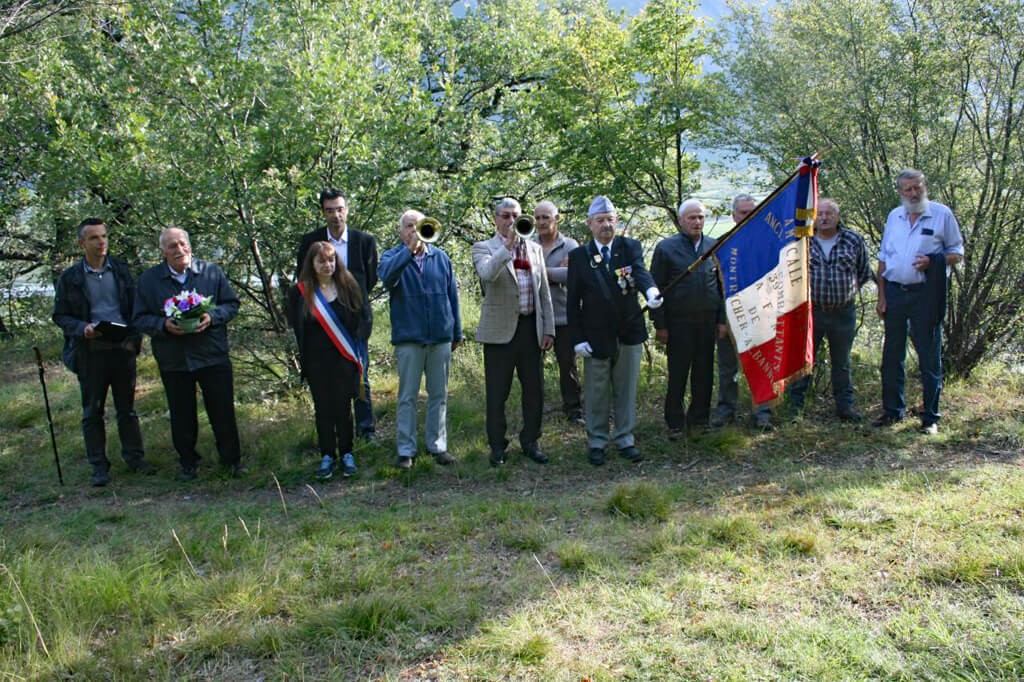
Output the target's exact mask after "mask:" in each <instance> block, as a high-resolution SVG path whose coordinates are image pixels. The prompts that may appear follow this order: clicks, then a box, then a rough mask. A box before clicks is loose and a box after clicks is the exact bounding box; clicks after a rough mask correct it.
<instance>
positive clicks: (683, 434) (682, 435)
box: [668, 429, 686, 441]
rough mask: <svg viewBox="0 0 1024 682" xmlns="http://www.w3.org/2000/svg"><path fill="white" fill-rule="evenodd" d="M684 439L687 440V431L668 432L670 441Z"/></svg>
mask: <svg viewBox="0 0 1024 682" xmlns="http://www.w3.org/2000/svg"><path fill="white" fill-rule="evenodd" d="M683 438H686V430H685V429H669V430H668V439H669V440H671V441H676V440H682V439H683Z"/></svg>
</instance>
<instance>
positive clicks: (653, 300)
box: [647, 287, 665, 310]
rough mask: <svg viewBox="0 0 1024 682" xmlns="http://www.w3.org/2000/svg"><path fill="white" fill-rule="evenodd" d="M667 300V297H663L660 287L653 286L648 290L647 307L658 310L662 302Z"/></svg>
mask: <svg viewBox="0 0 1024 682" xmlns="http://www.w3.org/2000/svg"><path fill="white" fill-rule="evenodd" d="M664 302H665V299H663V298H662V297H661V291H659V290H658V287H651V288H650V289H648V290H647V307H648V308H650V309H651V310H657V309H658V308H660V307H661V304H662V303H664Z"/></svg>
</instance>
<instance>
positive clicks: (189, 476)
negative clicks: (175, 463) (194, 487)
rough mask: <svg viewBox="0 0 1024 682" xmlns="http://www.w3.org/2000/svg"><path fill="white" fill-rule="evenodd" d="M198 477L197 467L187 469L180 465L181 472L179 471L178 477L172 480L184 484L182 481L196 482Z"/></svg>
mask: <svg viewBox="0 0 1024 682" xmlns="http://www.w3.org/2000/svg"><path fill="white" fill-rule="evenodd" d="M198 476H199V472H198V467H194V466H191V467H187V466H184V465H182V467H181V471H179V472H178V475H177V476H175V477H174V478H176V479H177V480H179V481H183V482H184V481H194V480H196V477H198Z"/></svg>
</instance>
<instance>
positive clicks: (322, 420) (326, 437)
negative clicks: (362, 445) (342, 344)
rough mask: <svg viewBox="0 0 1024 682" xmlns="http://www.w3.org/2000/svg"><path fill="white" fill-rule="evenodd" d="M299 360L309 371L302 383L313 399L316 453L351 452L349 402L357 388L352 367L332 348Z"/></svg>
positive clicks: (350, 410)
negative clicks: (318, 450) (305, 384)
mask: <svg viewBox="0 0 1024 682" xmlns="http://www.w3.org/2000/svg"><path fill="white" fill-rule="evenodd" d="M303 361H304V362H305V363H306V366H307V367H309V368H311V371H307V372H306V380H307V381H309V392H310V394H311V395H312V396H313V412H314V418H315V421H316V440H317V447H319V448H320V454H322V455H331V456H332V457H338V456H340V455H344V454H347V453H350V452H352V430H353V429H352V400H353V398H354V397H355V396H356V394H357V392H358V386H359V377H358V376H357V374H356V366H355V365H353V364H352V363H351V362H349V361H348V360H346V359H345V358H343V357H342V356H341V353H339V352H337V351H336V350H334V349H333V348H332V349H330V350H329V352H326V353H322V354H321V353H311V354H310V356H309V357H305V358H303ZM357 404H358V403H357Z"/></svg>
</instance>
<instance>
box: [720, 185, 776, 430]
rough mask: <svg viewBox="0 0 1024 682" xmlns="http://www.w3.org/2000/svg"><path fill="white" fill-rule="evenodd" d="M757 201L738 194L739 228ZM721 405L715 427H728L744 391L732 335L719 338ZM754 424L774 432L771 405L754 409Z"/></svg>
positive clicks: (735, 202) (734, 208) (735, 205)
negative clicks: (739, 379) (772, 429)
mask: <svg viewBox="0 0 1024 682" xmlns="http://www.w3.org/2000/svg"><path fill="white" fill-rule="evenodd" d="M756 206H757V201H756V200H755V199H754V197H752V196H750V195H749V194H737V195H736V196H735V197H734V198H733V200H732V221H733V223H734V224H736V225H739V224H740V222H742V221H743V220H744V219H745V218H746V217H747V216H749V215H750V214H751V213H753V212H754V208H755V207H756ZM717 352H718V405H717V407H716V408H715V415H714V417H712V418H711V425H712V426H715V427H719V426H724V425H725V424H727V423H729V422H731V421H733V420H734V419H735V418H736V405H737V403H738V402H739V396H740V390H739V382H738V381H737V377H738V376H739V372H740V363H739V359H738V358H737V357H736V348H735V347H734V346H733V344H732V338H731V337H730V336H729V334H728V331H727V332H726V333H725V334H723V335H721V336H719V337H718V343H717ZM751 411H752V412H753V415H754V424H755V425H756V426H757V428H759V429H761V430H769V429H771V428H772V408H771V407H770V406H769V405H768V404H767V403H761V404H760V405H756V404H755V405H752V406H751Z"/></svg>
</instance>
